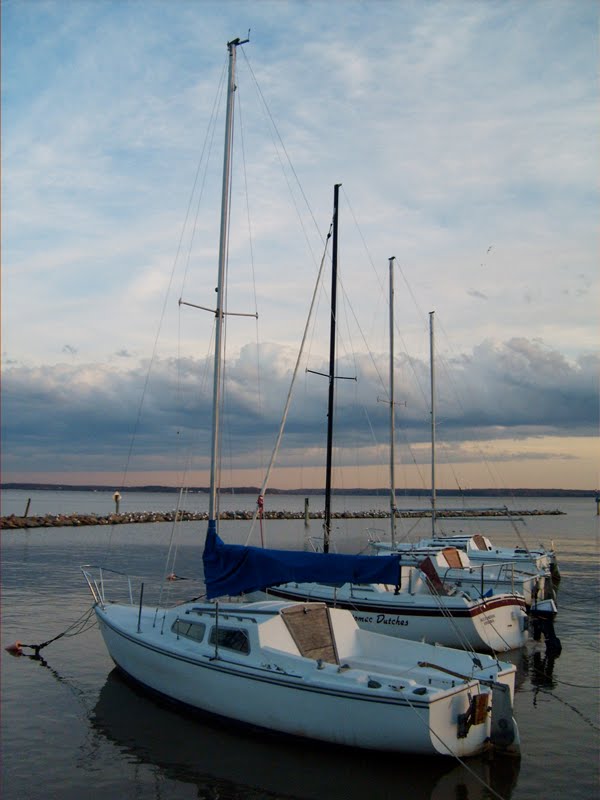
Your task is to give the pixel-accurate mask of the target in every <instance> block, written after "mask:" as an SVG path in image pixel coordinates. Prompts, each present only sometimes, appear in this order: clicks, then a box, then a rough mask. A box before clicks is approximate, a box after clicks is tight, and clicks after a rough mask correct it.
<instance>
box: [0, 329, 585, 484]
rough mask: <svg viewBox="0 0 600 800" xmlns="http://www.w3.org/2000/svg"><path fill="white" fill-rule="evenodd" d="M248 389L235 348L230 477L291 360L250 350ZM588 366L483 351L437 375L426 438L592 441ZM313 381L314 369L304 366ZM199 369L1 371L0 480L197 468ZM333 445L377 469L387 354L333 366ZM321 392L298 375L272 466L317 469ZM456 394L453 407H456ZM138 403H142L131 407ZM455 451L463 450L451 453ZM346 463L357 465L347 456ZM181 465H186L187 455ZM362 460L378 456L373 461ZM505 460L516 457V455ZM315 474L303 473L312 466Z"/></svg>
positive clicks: (203, 405) (253, 441)
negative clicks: (434, 429) (434, 417)
mask: <svg viewBox="0 0 600 800" xmlns="http://www.w3.org/2000/svg"><path fill="white" fill-rule="evenodd" d="M260 361H261V367H262V368H261V390H260V395H259V394H258V393H257V392H256V390H255V374H256V365H257V353H256V348H255V347H254V346H251V345H248V346H246V347H245V348H243V350H242V351H241V353H240V354H239V356H238V357H237V358H235V359H234V360H233V361H231V362H229V363H228V365H227V368H226V382H225V403H224V409H225V410H224V415H223V431H224V437H225V440H226V441H227V445H226V447H225V449H224V452H225V451H226V452H228V454H229V455H228V458H229V459H230V460H231V463H232V464H233V465H234V466H236V465H237V466H240V465H244V466H246V467H249V466H254V467H257V466H259V455H258V454H259V453H260V452H262V453H263V456H264V454H265V453H270V450H271V448H272V446H273V443H274V441H275V436H276V433H277V430H278V425H279V422H280V419H281V413H282V409H283V405H284V401H285V397H286V394H287V391H288V388H289V383H290V378H291V370H292V367H293V361H294V356H293V353H292V352H291V351H290V350H289V349H287V348H282V347H280V346H279V345H275V344H271V345H268V346H266V347H265V348H264V349H263V350H262V352H261V353H260ZM398 361H399V364H398V367H399V370H400V371H403V370H405V369H410V371H411V372H412V373H413V376H414V378H413V381H412V382H411V384H410V385H408V384H404V385H403V387H402V403H405V404H406V405H399V407H398V410H397V426H398V434H399V440H400V441H403V442H406V443H407V444H408V445H409V446H412V447H417V448H418V446H419V445H420V444H421V443H425V444H427V443H428V441H429V435H430V434H429V409H428V407H427V402H426V401H427V397H426V396H425V395H426V391H423V385H426V384H427V379H428V365H427V364H426V363H424V362H421V361H418V360H414V359H413V360H412V362H411V363H410V364H408V359H407V358H406V357H403V358H401V359H398ZM599 361H600V360H599V358H598V357H590V356H586V357H582V358H581V359H579V360H578V361H576V362H570V361H568V360H567V359H565V358H564V356H562V355H561V354H560V353H557V352H556V351H552V350H549V349H548V348H545V347H544V346H543V344H542V343H540V342H532V341H529V340H525V339H515V340H510V341H508V342H505V343H501V344H494V343H492V342H489V341H486V342H483V343H481V344H480V345H478V346H477V347H475V348H474V349H473V351H472V352H471V353H467V354H463V355H462V356H461V357H459V358H455V359H453V360H452V361H450V362H448V363H447V364H445V365H444V369H443V377H440V379H439V385H440V386H441V391H440V395H441V396H440V399H439V402H438V405H439V408H438V415H439V416H438V419H439V427H438V436H439V438H440V441H444V442H445V453H446V459H448V458H449V457H450V458H451V456H452V449H451V448H455V449H456V453H457V454H458V456H457V458H458V460H459V461H460V460H464V458H463V455H462V454H461V452H460V451H461V447H462V446H463V444H464V442H465V441H478V440H479V441H481V442H484V441H491V440H500V441H501V440H502V439H505V440H508V439H517V440H519V439H522V440H525V439H528V438H530V437H532V436H538V437H539V436H555V437H556V436H558V437H560V436H561V435H564V436H569V437H572V436H577V435H579V436H593V435H594V434H595V432H597V430H598V383H597V380H598V379H597V375H598V367H599V366H600V363H599ZM313 366H315V367H316V368H321V369H322V370H324V371H326V366H325V365H324V364H320V363H315V364H313ZM211 369H212V363H211V359H210V358H207V359H206V360H205V361H198V360H195V359H189V358H185V359H181V360H180V361H177V360H175V359H157V361H156V362H155V363H154V364H153V366H152V369H151V371H150V373H149V377H148V364H141V363H140V364H137V365H136V366H135V367H133V368H127V369H125V370H122V371H120V372H116V371H114V370H112V369H108V368H99V367H97V366H95V365H87V366H82V365H74V364H61V365H55V366H53V367H52V368H48V367H45V368H27V367H12V368H9V369H7V370H6V371H5V375H4V379H3V384H4V385H3V393H4V403H3V420H2V424H3V430H2V440H3V460H4V469H5V471H6V472H9V473H10V471H23V470H26V469H27V468H31V469H33V467H34V465H35V469H36V470H42V469H44V468H46V469H56V468H57V465H60V467H61V469H63V470H67V471H68V470H75V469H82V470H83V469H86V470H91V469H93V470H94V471H98V470H99V469H106V470H118V469H125V467H126V464H127V461H128V458H130V457H131V458H132V459H133V460H132V462H131V468H132V469H137V470H140V469H148V470H152V469H183V467H184V464H185V463H187V461H188V459H190V458H191V463H193V464H195V466H196V467H197V468H200V467H203V468H205V467H206V464H207V455H208V452H209V442H210V431H209V425H208V420H209V419H210V412H211V403H212V397H211V392H210V389H209V386H210V373H211ZM352 369H356V370H357V372H356V373H355V374H357V377H358V380H357V381H356V382H354V381H340V382H339V387H338V391H337V407H336V416H335V445H336V450H337V453H338V456H337V458H338V459H339V461H340V463H343V462H344V461H347V460H348V459H349V460H352V459H355V458H357V457H358V458H359V460H360V462H361V463H373V462H372V460H371V461H369V459H373V458H375V457H376V460H380V459H381V448H383V449H384V450H385V449H387V444H388V440H389V433H388V411H387V406H386V404H385V403H378V398H379V399H385V397H386V396H387V395H386V387H385V386H382V385H381V383H380V378H379V376H380V375H382V374H385V369H386V357H385V356H383V355H382V356H378V357H374V358H373V360H371V359H368V358H364V357H363V358H359V359H358V360H357V361H355V362H354V363H352V364H351V363H350V362H349V361H348V360H344V359H342V360H340V362H339V363H338V366H337V374H339V375H350V374H353V373H352V371H351V370H352ZM326 394H327V381H326V379H324V378H320V377H319V376H317V375H309V374H307V373H304V375H303V376H302V378H301V380H300V381H299V384H298V386H297V387H296V390H295V394H294V398H293V402H292V406H291V410H290V415H289V420H288V424H287V428H286V434H285V436H284V443H283V453H282V462H281V463H282V464H285V465H288V466H292V465H296V466H297V465H299V464H307V457H308V455H309V454H311V453H312V457H313V458H314V459H316V465H317V466H319V459H323V457H324V456H323V454H324V444H325V428H326ZM459 395H460V397H459ZM142 398H143V401H142ZM461 443H463V444H461ZM357 453H358V454H359V455H358V456H357ZM190 454H192V455H190ZM375 454H378V455H377V456H375ZM515 456H516V457H518V454H515ZM314 465H315V464H311V466H314Z"/></svg>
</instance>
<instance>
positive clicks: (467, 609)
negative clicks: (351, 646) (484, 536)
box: [250, 584, 528, 653]
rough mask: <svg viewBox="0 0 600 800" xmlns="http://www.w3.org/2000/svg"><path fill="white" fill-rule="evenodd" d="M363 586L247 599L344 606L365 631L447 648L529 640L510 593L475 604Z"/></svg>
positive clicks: (507, 645)
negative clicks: (319, 602)
mask: <svg viewBox="0 0 600 800" xmlns="http://www.w3.org/2000/svg"><path fill="white" fill-rule="evenodd" d="M367 590H368V587H363V586H360V587H348V586H347V585H346V586H342V587H339V588H338V589H337V590H334V589H333V588H332V587H330V586H325V585H322V584H285V585H283V586H275V587H272V588H270V589H268V590H267V591H266V592H265V593H258V592H257V593H256V594H254V595H250V598H251V599H252V598H255V599H259V597H263V598H264V597H267V596H270V597H277V598H280V599H282V600H295V601H302V600H311V601H321V602H324V603H327V604H328V605H330V606H334V607H336V608H345V609H348V610H349V611H350V612H351V613H352V616H353V617H354V619H355V620H356V622H357V623H358V625H359V626H360V627H361V628H363V629H364V630H368V631H373V632H375V633H382V634H385V635H387V636H397V637H399V638H401V639H410V640H412V641H424V642H429V643H430V644H441V645H444V646H446V647H464V648H467V649H469V648H470V649H472V650H477V651H484V652H490V651H491V652H496V653H504V652H506V651H508V650H516V649H518V648H520V647H523V646H524V645H525V643H526V642H527V639H528V630H527V614H526V611H525V603H524V601H523V600H521V599H519V598H516V597H514V596H513V595H497V596H494V597H492V598H490V599H489V600H488V601H483V602H482V601H476V602H474V601H470V600H468V599H467V598H465V597H463V596H460V595H455V596H450V597H438V596H434V595H431V594H413V595H411V594H408V593H401V594H399V595H395V594H394V593H393V591H382V592H377V591H373V590H371V591H367Z"/></svg>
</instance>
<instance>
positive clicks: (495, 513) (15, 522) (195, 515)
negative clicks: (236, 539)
mask: <svg viewBox="0 0 600 800" xmlns="http://www.w3.org/2000/svg"><path fill="white" fill-rule="evenodd" d="M563 513H564V512H562V511H559V510H558V509H551V510H543V509H542V510H538V509H534V510H524V511H513V512H512V513H511V516H517V517H531V516H541V515H548V514H550V515H559V514H563ZM175 514H176V512H175V511H136V512H130V513H123V514H106V515H98V514H44V515H43V516H27V517H25V516H23V517H19V516H16V515H15V514H11V515H10V516H7V517H0V528H1V529H2V530H15V529H16V530H20V529H24V528H65V527H83V526H89V525H127V524H132V523H136V524H139V523H146V522H173V521H174V520H175ZM253 515H254V512H253V511H248V510H246V511H221V514H220V519H223V520H250V519H252V517H253ZM436 515H437V516H438V517H446V518H453V517H455V518H464V517H503V516H506V513H505V512H504V511H502V510H497V509H484V510H475V509H473V510H471V511H469V510H465V509H456V510H448V509H444V510H443V511H438V512H437V514H436ZM178 516H179V519H180V520H181V521H185V522H195V521H198V522H204V521H206V520H208V514H207V513H206V512H205V511H204V512H203V511H179V512H178ZM304 516H305V515H304V512H303V511H265V512H264V513H263V518H264V519H282V520H283V519H304ZM331 516H332V518H333V519H389V516H390V512H389V511H377V510H370V511H338V512H333V513H332V515H331ZM396 516H397V517H398V518H405V519H418V518H421V517H423V518H425V517H429V516H431V512H430V511H425V510H423V511H421V510H415V511H411V510H406V511H398V512H397V514H396ZM308 517H309V519H317V520H318V519H323V512H322V511H311V512H310V513H309V514H308Z"/></svg>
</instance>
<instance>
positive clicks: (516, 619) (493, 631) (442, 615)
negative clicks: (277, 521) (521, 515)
mask: <svg viewBox="0 0 600 800" xmlns="http://www.w3.org/2000/svg"><path fill="white" fill-rule="evenodd" d="M334 208H337V195H336V198H335V199H334ZM336 228H337V225H336V218H335V217H334V243H335V241H336V240H335V231H336ZM336 252H337V250H336V248H335V247H334V249H333V253H332V259H333V266H332V288H331V297H332V301H331V305H332V307H331V317H330V318H331V330H330V365H329V406H328V416H327V419H328V430H327V464H326V483H325V514H324V518H325V521H324V526H323V530H324V538H323V550H324V552H327V550H328V547H329V533H330V518H331V483H332V482H331V463H332V460H331V446H332V428H333V397H332V394H333V385H334V380H335V374H334V366H335V319H336V313H337V309H336V305H335V298H336V292H335V286H336V275H337V264H336V258H335V255H336ZM394 260H395V259H394V258H390V259H389V305H390V347H389V350H390V369H389V384H390V389H389V392H390V401H389V405H390V524H391V542H392V547H393V546H394V545H395V543H396V501H395V471H394V465H395V434H394V359H393V353H394ZM421 560H424V559H421ZM262 594H263V593H258V594H255V595H253V596H254V597H260V596H262ZM264 596H270V597H277V598H280V599H284V600H312V601H321V602H324V603H327V604H328V605H329V606H334V607H336V608H344V609H348V610H349V611H351V612H352V614H353V616H354V619H355V620H356V621H357V623H358V625H359V626H360V627H361V628H363V629H365V630H370V631H375V632H378V633H383V634H386V635H392V636H398V637H401V638H403V639H411V640H416V641H426V642H432V643H437V644H443V645H446V646H450V647H464V648H471V649H473V650H476V651H492V652H505V651H507V650H514V649H517V648H519V647H522V646H523V645H524V644H525V642H526V641H527V638H528V632H527V613H526V610H525V599H524V598H523V597H521V596H520V595H517V594H515V593H514V592H513V593H503V594H497V595H495V596H494V597H493V598H488V597H481V596H475V597H471V596H469V594H467V592H465V591H462V590H460V589H458V588H457V587H456V586H453V585H452V583H450V582H446V583H444V581H442V580H440V579H439V578H438V576H437V574H436V572H435V568H434V567H431V568H429V569H428V570H427V568H426V566H425V565H423V569H421V565H420V564H410V563H406V564H405V563H401V564H400V576H399V579H398V582H397V584H396V585H390V584H383V583H368V584H366V583H359V582H352V583H344V584H343V585H341V586H334V585H332V584H331V583H330V582H326V583H298V582H295V583H286V584H282V585H278V586H272V587H270V588H268V589H266V590H265V592H264Z"/></svg>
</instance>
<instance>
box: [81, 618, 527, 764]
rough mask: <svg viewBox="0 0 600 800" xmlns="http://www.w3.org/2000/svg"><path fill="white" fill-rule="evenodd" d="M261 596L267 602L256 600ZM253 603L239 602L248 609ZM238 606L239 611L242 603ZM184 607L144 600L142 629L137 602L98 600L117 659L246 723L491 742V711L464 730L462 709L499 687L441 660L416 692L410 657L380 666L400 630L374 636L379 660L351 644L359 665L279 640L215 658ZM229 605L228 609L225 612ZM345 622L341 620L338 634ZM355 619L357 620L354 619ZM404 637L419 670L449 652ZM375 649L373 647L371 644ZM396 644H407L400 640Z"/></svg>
mask: <svg viewBox="0 0 600 800" xmlns="http://www.w3.org/2000/svg"><path fill="white" fill-rule="evenodd" d="M261 605H264V604H258V606H261ZM253 607H255V606H253V605H252V604H250V605H238V606H237V608H238V609H240V612H241V611H242V610H243V609H248V608H253ZM189 608H191V605H190V606H189ZM231 608H233V609H234V612H233V613H235V605H232V606H230V609H231ZM184 609H185V607H179V608H177V609H172V610H170V611H167V612H166V617H165V619H164V623H163V619H162V613H161V615H159V618H158V620H157V621H156V624H154V619H155V614H154V611H153V610H150V609H148V610H143V612H142V615H141V621H140V628H141V632H140V633H138V632H137V629H138V609H137V608H135V607H133V606H125V605H110V606H105V607H101V606H97V607H96V614H97V617H98V621H99V624H100V629H101V632H102V635H103V637H104V641H105V643H106V646H107V649H108V652H109V654H110V656H111V657H112V659H113V660H114V661H115V663H116V664H117V665H118V666H119V667H120V668H121V669H122V670H123V671H124V672H125V673H127V674H128V675H129V676H131V677H132V678H133V679H135V680H136V681H137V682H139V683H141V684H143V685H144V686H146V687H148V688H149V689H151V690H153V691H154V692H159V693H160V694H162V695H165V696H166V697H168V698H170V699H171V700H175V701H177V702H179V703H183V704H185V705H186V706H188V707H191V708H193V709H197V710H200V711H202V712H205V713H209V714H214V715H218V716H221V717H226V718H228V719H231V720H236V721H237V722H240V723H245V724H250V725H254V726H259V727H262V728H267V729H269V730H271V731H278V732H281V733H286V734H291V735H295V736H302V737H307V738H310V739H317V740H321V741H325V742H331V743H334V744H339V745H347V746H352V747H361V748H367V749H374V750H383V751H385V750H389V751H399V752H411V753H422V754H435V753H438V754H439V753H441V754H453V755H458V756H465V755H471V754H475V753H479V752H481V751H482V750H484V749H485V747H486V742H487V740H488V737H489V736H490V725H491V719H490V715H489V714H488V715H487V716H486V720H485V722H484V723H482V724H477V725H473V726H472V727H470V729H469V731H468V734H467V735H466V736H463V737H462V738H459V736H458V735H457V725H458V717H459V715H460V714H464V713H466V712H467V710H468V708H469V703H470V700H471V697H472V695H473V694H474V693H475V694H478V693H485V692H487V693H489V694H488V702H489V704H491V703H492V694H491V693H490V692H491V690H490V689H489V688H485V687H483V686H480V685H479V684H478V683H477V682H474V681H469V682H466V681H461V680H453V679H451V678H449V677H448V676H447V675H446V676H444V673H443V672H437V671H436V670H433V672H431V671H430V676H431V677H432V678H433V679H434V681H435V684H436V685H437V686H436V688H435V689H434V688H429V689H426V690H424V691H423V690H421V691H423V693H422V694H419V693H417V694H414V688H419V686H418V685H417V684H415V682H414V680H410V672H411V669H410V668H409V667H408V666H405V667H404V669H403V668H402V666H401V665H398V666H397V668H396V670H395V673H393V674H390V673H389V672H388V673H385V674H382V673H380V672H378V669H381V668H382V665H383V667H385V669H391V667H390V664H392V663H396V662H395V661H392V660H391V659H390V658H389V653H388V650H389V648H388V643H389V644H391V645H399V644H400V643H399V642H396V641H395V640H392V639H389V638H388V637H379V636H377V637H375V639H371V640H370V641H371V645H372V643H373V642H374V641H376V642H377V651H376V652H375V653H374V654H375V655H380V656H381V657H382V658H383V660H381V661H380V662H379V664H377V663H369V664H366V663H364V667H361V666H359V662H360V661H361V658H360V656H361V655H362V662H364V661H365V659H364V656H365V651H364V648H360V647H359V648H358V649H356V647H355V649H354V651H353V652H351V653H350V655H351V656H353V657H354V661H355V662H356V666H355V665H354V664H353V663H352V661H353V660H352V658H349V659H348V662H349V666H346V665H345V664H344V666H343V668H340V667H338V666H336V665H335V664H330V663H325V664H323V663H319V662H317V661H315V660H312V659H307V658H304V657H301V656H298V655H293V654H291V653H285V652H284V651H282V650H279V649H278V648H276V647H266V648H259V649H260V652H258V653H257V654H255V653H254V650H253V651H252V652H251V653H250V654H249V655H240V654H237V653H231V652H224V651H223V652H221V650H220V655H219V657H217V658H215V657H214V656H215V649H214V647H210V646H207V645H202V644H201V643H198V642H195V641H189V640H186V639H184V638H183V637H178V636H176V635H174V634H173V633H172V632H171V625H172V624H173V622H174V621H175V620H176V619H177V618H180V619H181V618H182V615H183V614H184ZM240 612H238V613H240ZM223 614H224V612H221V613H220V617H221V618H222V616H221V615H223ZM336 614H337V615H340V614H342V615H346V616H347V617H348V618H349V619H350V621H351V618H350V617H349V615H347V614H346V612H341V611H333V612H332V616H333V615H336ZM212 618H213V620H214V612H212ZM340 619H341V627H342V629H343V630H342V637H344V636H350V637H351V636H352V628H351V627H350V628H349V627H348V624H347V622H346V621H345V620H344V618H343V617H341V618H340ZM337 625H338V623H337V622H336V635H337ZM352 626H353V627H354V629H355V630H357V629H356V626H354V623H352ZM161 629H162V631H163V632H162V633H161ZM358 633H359V634H360V635H364V634H365V632H363V631H358ZM366 635H367V636H372V635H371V634H366ZM377 640H379V641H377ZM381 640H383V644H382V643H381ZM405 645H406V646H408V648H409V649H411V648H413V649H414V648H415V647H416V648H421V649H420V650H419V652H418V653H417V652H413V650H411V652H410V653H409V654H408V655H406V654H404V656H405V657H404V660H406V659H408V661H411V659H412V661H411V663H412V672H413V673H414V672H415V665H416V662H417V661H418V660H419V659H420V660H422V661H423V660H424V661H433V663H435V659H436V657H437V659H438V661H439V659H440V658H442V652H441V651H440V648H434V647H430V646H428V645H422V644H416V643H411V642H406V643H405ZM368 652H369V653H373V652H374V651H373V648H372V646H371V647H369V650H368ZM390 652H391V651H390ZM394 652H395V653H398V652H399V651H398V649H397V648H396V650H395V651H394ZM448 652H450V653H452V651H446V650H445V649H444V651H443V662H442V663H443V664H444V665H445V667H447V665H448V663H449V661H448ZM456 656H457V660H456V667H457V669H456V671H457V672H460V670H461V669H462V670H465V669H466V668H467V666H468V664H470V667H471V670H470V672H472V668H473V665H472V663H471V662H470V659H469V658H468V657H467V656H466V654H463V653H456ZM482 658H485V657H483V656H482ZM344 660H345V659H344ZM493 664H494V662H493V661H491V660H490V664H489V665H488V664H487V662H486V664H485V672H486V673H489V674H492V673H493V671H494V670H493ZM504 666H505V667H507V669H506V670H504V672H503V673H502V675H498V674H496V675H495V676H494V677H495V679H496V680H499V681H500V682H503V683H505V684H508V685H509V686H510V688H511V691H513V690H514V672H511V670H510V669H509V668H508V667H509V665H504ZM481 677H484V675H483V673H482V674H481ZM440 679H441V680H440ZM373 681H375V683H374V684H373ZM390 681H392V683H390ZM399 684H402V689H401V690H400V689H399Z"/></svg>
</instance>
